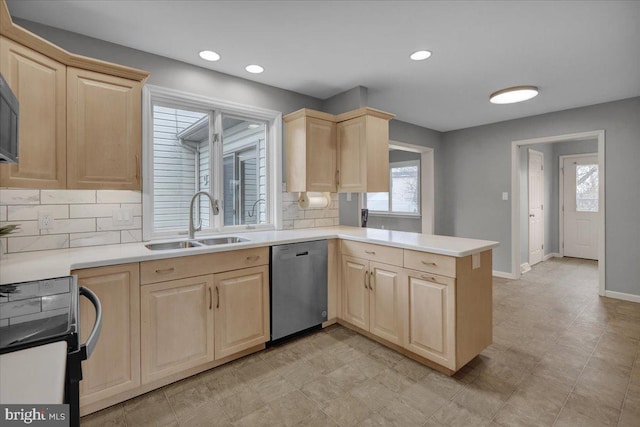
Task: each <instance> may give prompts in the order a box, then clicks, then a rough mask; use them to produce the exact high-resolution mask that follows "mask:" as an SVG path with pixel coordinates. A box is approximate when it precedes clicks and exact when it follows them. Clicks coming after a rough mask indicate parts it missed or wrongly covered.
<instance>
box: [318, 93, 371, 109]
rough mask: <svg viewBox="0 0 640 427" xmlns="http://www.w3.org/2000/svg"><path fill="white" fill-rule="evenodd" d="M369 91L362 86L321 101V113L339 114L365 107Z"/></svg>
mask: <svg viewBox="0 0 640 427" xmlns="http://www.w3.org/2000/svg"><path fill="white" fill-rule="evenodd" d="M368 97H369V90H368V89H367V88H366V87H364V86H356V87H354V88H352V89H349V90H347V91H344V92H342V93H339V94H337V95H334V96H332V97H331V98H327V99H325V100H324V101H322V108H321V111H324V112H327V113H330V114H341V113H345V112H347V111H351V110H357V109H358V108H361V107H366V106H367V103H368Z"/></svg>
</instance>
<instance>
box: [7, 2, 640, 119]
mask: <svg viewBox="0 0 640 427" xmlns="http://www.w3.org/2000/svg"><path fill="white" fill-rule="evenodd" d="M8 5H9V10H10V12H11V13H12V15H13V16H18V17H21V18H24V19H28V20H31V21H36V22H39V23H42V24H46V25H49V26H53V27H58V28H63V29H66V30H69V31H73V32H77V33H81V34H86V35H88V36H91V37H96V38H99V39H103V40H107V41H110V42H114V43H118V44H121V45H125V46H129V47H133V48H136V49H140V50H144V51H148V52H152V53H155V54H159V55H163V56H167V57H170V58H174V59H178V60H181V61H184V62H188V63H191V64H195V65H199V66H202V67H207V68H211V69H212V70H216V71H220V72H223V73H227V74H232V75H236V76H240V77H243V78H247V79H251V80H254V81H258V82H261V83H265V84H269V85H272V86H277V87H280V88H285V89H289V90H293V91H296V92H299V93H303V94H307V95H311V96H314V97H318V98H321V99H325V98H328V97H330V96H333V95H335V94H337V93H340V92H342V91H345V90H347V89H351V88H353V87H355V86H358V85H362V86H366V87H368V88H369V105H370V106H371V107H376V108H381V109H384V110H386V111H389V112H392V113H395V114H396V115H397V118H398V119H400V120H403V121H407V122H411V123H415V124H419V125H422V126H425V127H429V128H432V129H436V130H440V131H447V130H452V129H460V128H465V127H470V126H475V125H481V124H486V123H492V122H497V121H502V120H508V119H513V118H518V117H525V116H530V115H535V114H541V113H546V112H551V111H558V110H564V109H568V108H573V107H578V106H584V105H591V104H597V103H600V102H606V101H611V100H616V99H622V98H629V97H633V96H638V95H640V1H626V2H625V1H602V2H598V1H549V2H542V1H512V2H507V1H491V2H490V1H471V2H467V1H445V2H437V1H428V2H427V1H424V2H423V1H406V2H405V1H336V2H327V1H253V2H248V1H136V0H134V1H131V0H130V1H101V0H93V1H62V0H32V1H17V0H9V1H8ZM203 49H211V50H214V51H216V52H218V53H219V54H220V55H221V56H222V59H221V60H220V61H219V62H214V63H207V62H205V61H203V60H201V59H200V58H199V57H198V52H199V51H200V50H203ZM420 49H427V50H431V51H433V56H432V57H431V58H430V59H428V60H426V61H421V62H414V61H411V60H409V58H408V57H409V54H410V53H412V52H413V51H415V50H420ZM251 63H256V64H260V65H262V66H263V67H264V68H265V69H266V71H265V72H264V73H263V74H260V75H252V74H249V73H247V72H246V71H244V67H245V66H246V65H247V64H251ZM515 85H536V86H538V87H539V88H540V95H539V96H538V97H537V98H534V99H533V100H531V101H527V102H524V103H521V104H515V105H493V104H490V103H489V102H488V95H489V94H490V93H491V92H494V91H496V90H499V89H502V88H505V87H509V86H515Z"/></svg>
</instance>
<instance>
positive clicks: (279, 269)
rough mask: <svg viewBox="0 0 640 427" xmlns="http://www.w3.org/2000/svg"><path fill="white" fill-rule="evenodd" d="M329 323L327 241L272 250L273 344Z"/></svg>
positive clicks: (288, 245)
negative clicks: (325, 322) (327, 321)
mask: <svg viewBox="0 0 640 427" xmlns="http://www.w3.org/2000/svg"><path fill="white" fill-rule="evenodd" d="M325 320H327V241H326V240H317V241H312V242H302V243H291V244H287V245H279V246H272V247H271V340H272V341H273V340H278V339H280V338H283V337H286V336H288V335H292V334H295V333H296V332H300V331H303V330H305V329H309V328H312V327H314V326H318V325H320V324H321V323H322V322H324V321H325Z"/></svg>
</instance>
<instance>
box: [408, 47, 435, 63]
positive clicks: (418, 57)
mask: <svg viewBox="0 0 640 427" xmlns="http://www.w3.org/2000/svg"><path fill="white" fill-rule="evenodd" d="M430 56H431V52H429V51H428V50H419V51H417V52H413V53H412V54H411V56H409V58H411V59H413V60H414V61H423V60H425V59H427V58H428V57H430Z"/></svg>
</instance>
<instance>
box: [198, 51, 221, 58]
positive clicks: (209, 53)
mask: <svg viewBox="0 0 640 427" xmlns="http://www.w3.org/2000/svg"><path fill="white" fill-rule="evenodd" d="M198 55H200V58H202V59H204V60H205V61H218V60H220V55H218V54H217V53H215V52H214V51H212V50H203V51H202V52H200V53H199V54H198Z"/></svg>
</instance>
